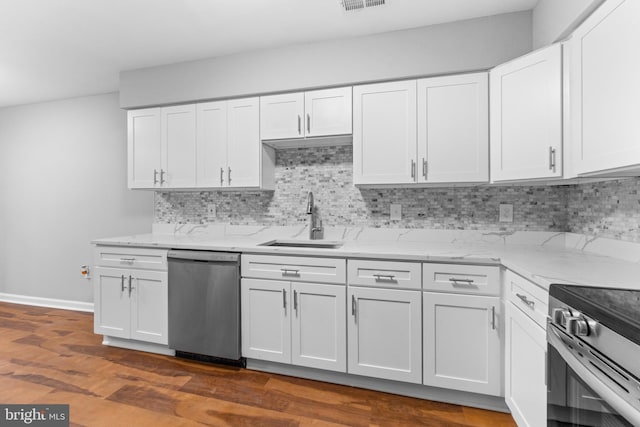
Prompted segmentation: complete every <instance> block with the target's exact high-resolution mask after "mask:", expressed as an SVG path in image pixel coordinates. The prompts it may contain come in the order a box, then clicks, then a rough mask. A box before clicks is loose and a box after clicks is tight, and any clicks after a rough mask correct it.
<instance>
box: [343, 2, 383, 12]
mask: <svg viewBox="0 0 640 427" xmlns="http://www.w3.org/2000/svg"><path fill="white" fill-rule="evenodd" d="M340 3H341V4H342V7H343V8H344V10H345V11H346V12H352V11H354V10H362V9H364V8H365V7H373V6H382V5H384V4H385V3H386V0H340Z"/></svg>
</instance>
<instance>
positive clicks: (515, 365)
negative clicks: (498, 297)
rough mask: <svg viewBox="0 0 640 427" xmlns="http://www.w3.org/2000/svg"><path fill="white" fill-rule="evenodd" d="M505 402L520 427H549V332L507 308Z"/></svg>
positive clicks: (512, 307) (519, 311)
mask: <svg viewBox="0 0 640 427" xmlns="http://www.w3.org/2000/svg"><path fill="white" fill-rule="evenodd" d="M506 314H507V316H506V328H505V332H506V341H505V375H506V378H505V401H506V403H507V406H509V409H510V410H511V415H512V416H513V418H514V419H515V421H516V423H517V424H518V426H519V427H539V426H546V425H547V386H546V358H547V337H546V333H545V330H544V329H543V328H541V327H540V326H539V325H538V324H537V323H535V322H534V321H533V320H532V319H531V318H529V317H527V315H525V314H524V313H523V312H522V311H521V310H520V309H518V308H516V307H515V306H514V305H513V304H512V303H507V304H506Z"/></svg>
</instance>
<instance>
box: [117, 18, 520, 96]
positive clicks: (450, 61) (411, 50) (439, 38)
mask: <svg viewBox="0 0 640 427" xmlns="http://www.w3.org/2000/svg"><path fill="white" fill-rule="evenodd" d="M531 46H532V45H531V12H530V11H527V12H517V13H511V14H503V15H496V16H491V17H486V18H478V19H472V20H467V21H460V22H454V23H449V24H441V25H433V26H429V27H422V28H418V29H412V30H404V31H396V32H391V33H385V34H379V35H373V36H366V37H358V38H352V39H346V40H334V41H326V42H320V43H311V44H300V45H294V46H287V47H282V48H276V49H265V50H259V51H254V52H248V53H241V54H235V55H229V56H223V57H219V58H211V59H206V60H201V61H194V62H184V63H179V64H173V65H166V66H160V67H154V68H145V69H139V70H131V71H124V72H122V73H121V74H120V106H121V107H123V108H134V107H141V106H149V105H159V104H169V103H176V102H188V101H196V100H204V99H214V98H225V97H238V96H245V95H255V94H261V93H269V92H279V91H293V90H300V89H305V88H313V87H322V86H337V85H345V84H352V83H358V82H366V81H376V80H385V79H386V80H389V79H396V78H403V77H415V76H423V75H434V74H445V73H454V72H461V71H471V70H479V69H487V68H491V67H493V66H495V65H497V64H500V63H502V62H505V61H508V60H510V59H513V58H515V57H517V56H520V55H522V54H524V53H527V52H529V51H530V50H531Z"/></svg>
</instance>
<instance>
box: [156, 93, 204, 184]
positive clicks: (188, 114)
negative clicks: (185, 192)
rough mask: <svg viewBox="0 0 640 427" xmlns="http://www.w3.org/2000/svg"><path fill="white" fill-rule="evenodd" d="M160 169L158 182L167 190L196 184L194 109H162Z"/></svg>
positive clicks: (193, 107)
mask: <svg viewBox="0 0 640 427" xmlns="http://www.w3.org/2000/svg"><path fill="white" fill-rule="evenodd" d="M161 123H162V129H161V132H160V135H161V136H160V138H161V147H162V150H161V151H162V169H161V172H160V174H161V176H160V181H161V184H162V185H163V186H165V185H166V186H167V187H170V188H171V187H194V186H195V185H196V106H195V105H193V104H189V105H177V106H174V107H164V108H162V109H161Z"/></svg>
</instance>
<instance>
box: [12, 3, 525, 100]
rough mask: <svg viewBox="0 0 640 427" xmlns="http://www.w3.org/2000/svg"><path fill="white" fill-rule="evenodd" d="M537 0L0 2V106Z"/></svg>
mask: <svg viewBox="0 0 640 427" xmlns="http://www.w3.org/2000/svg"><path fill="white" fill-rule="evenodd" d="M536 3H537V0H387V4H386V5H384V6H379V7H375V8H370V9H366V10H361V11H356V12H349V13H346V12H344V11H343V10H342V8H341V7H340V1H339V0H0V52H1V54H0V107H6V106H10V105H19V104H27V103H33V102H41V101H47V100H53V99H61V98H69V97H75V96H82V95H90V94H97V93H106V92H112V91H117V90H118V78H119V73H120V71H123V70H130V69H135V68H143V67H150V66H156V65H162V64H170V63H176V62H182V61H189V60H195V59H203V58H211V57H216V56H221V55H228V54H232V53H236V52H243V51H250V50H256V49H262V48H269V47H276V46H283V45H290V44H298V43H305V42H314V41H321V40H329V39H339V38H347V37H356V36H362V35H367V34H375V33H383V32H388V31H395V30H401V29H406V28H415V27H421V26H426V25H433V24H439V23H445V22H452V21H459V20H464V19H470V18H476V17H482V16H490V15H497V14H501V13H508V12H515V11H521V10H528V9H532V8H533V7H534V6H535V4H536Z"/></svg>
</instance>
